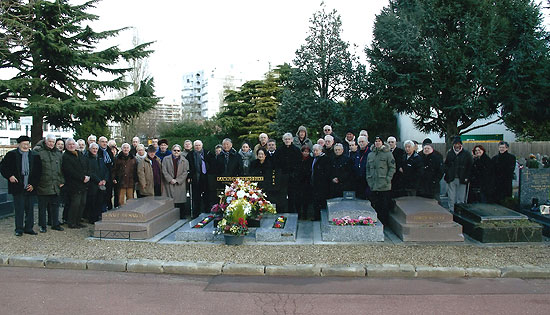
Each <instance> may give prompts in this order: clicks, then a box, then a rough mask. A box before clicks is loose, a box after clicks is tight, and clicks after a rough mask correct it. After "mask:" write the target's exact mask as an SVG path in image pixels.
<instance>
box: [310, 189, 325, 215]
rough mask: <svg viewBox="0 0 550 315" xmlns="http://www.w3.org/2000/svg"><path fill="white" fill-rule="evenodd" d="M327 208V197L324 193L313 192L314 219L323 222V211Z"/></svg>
mask: <svg viewBox="0 0 550 315" xmlns="http://www.w3.org/2000/svg"><path fill="white" fill-rule="evenodd" d="M326 208H327V196H326V194H324V193H319V192H316V191H315V190H314V191H313V218H314V219H315V221H320V220H321V210H322V209H326Z"/></svg>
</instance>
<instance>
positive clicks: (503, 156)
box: [493, 141, 516, 203]
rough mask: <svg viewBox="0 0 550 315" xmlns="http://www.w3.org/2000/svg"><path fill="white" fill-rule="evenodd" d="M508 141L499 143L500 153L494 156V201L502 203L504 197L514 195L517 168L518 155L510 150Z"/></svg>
mask: <svg viewBox="0 0 550 315" xmlns="http://www.w3.org/2000/svg"><path fill="white" fill-rule="evenodd" d="M509 147H510V145H509V144H508V142H505V141H501V142H499V143H498V154H497V155H495V156H494V157H493V167H494V170H495V190H494V194H493V200H494V202H497V203H501V202H502V201H504V199H506V198H508V197H512V181H513V180H514V171H515V168H516V157H515V156H514V155H512V154H510V153H509V152H508V149H509Z"/></svg>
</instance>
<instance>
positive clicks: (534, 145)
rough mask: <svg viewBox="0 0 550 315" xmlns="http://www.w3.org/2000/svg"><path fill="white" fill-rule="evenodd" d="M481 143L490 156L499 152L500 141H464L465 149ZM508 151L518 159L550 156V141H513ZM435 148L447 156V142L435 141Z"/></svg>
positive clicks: (470, 149) (470, 148)
mask: <svg viewBox="0 0 550 315" xmlns="http://www.w3.org/2000/svg"><path fill="white" fill-rule="evenodd" d="M478 144H481V145H482V146H483V147H484V148H485V150H487V151H486V153H487V155H489V157H493V156H495V155H497V154H498V142H464V149H466V150H469V151H470V152H472V149H473V148H474V147H475V146H476V145H478ZM509 144H510V149H509V150H508V152H510V153H511V154H513V155H515V156H516V158H517V159H521V158H524V159H527V158H529V154H535V155H536V154H537V153H539V154H540V155H541V156H542V155H549V156H550V141H533V142H511V143H509ZM434 149H435V150H437V151H439V152H441V153H442V154H443V156H444V157H445V152H446V150H445V143H434Z"/></svg>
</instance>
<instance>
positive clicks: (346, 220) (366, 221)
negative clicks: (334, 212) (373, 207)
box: [332, 216, 376, 226]
mask: <svg viewBox="0 0 550 315" xmlns="http://www.w3.org/2000/svg"><path fill="white" fill-rule="evenodd" d="M332 224H334V225H339V226H345V225H352V226H353V225H368V226H374V225H376V221H374V220H373V219H372V218H371V217H364V216H359V217H358V218H357V219H353V218H351V217H350V216H345V217H342V218H334V219H332Z"/></svg>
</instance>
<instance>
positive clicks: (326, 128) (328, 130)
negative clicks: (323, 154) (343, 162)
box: [323, 125, 342, 144]
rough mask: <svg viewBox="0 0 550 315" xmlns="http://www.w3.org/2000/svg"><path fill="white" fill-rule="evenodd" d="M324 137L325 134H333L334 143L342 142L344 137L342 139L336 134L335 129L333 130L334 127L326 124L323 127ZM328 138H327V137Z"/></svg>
mask: <svg viewBox="0 0 550 315" xmlns="http://www.w3.org/2000/svg"><path fill="white" fill-rule="evenodd" d="M323 135H324V136H323V138H325V136H332V140H333V143H332V144H334V143H342V139H340V138H339V137H338V136H336V134H335V133H334V131H332V127H331V126H330V125H325V126H324V127H323ZM325 140H326V138H325Z"/></svg>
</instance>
